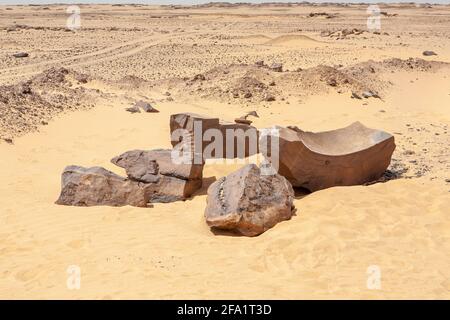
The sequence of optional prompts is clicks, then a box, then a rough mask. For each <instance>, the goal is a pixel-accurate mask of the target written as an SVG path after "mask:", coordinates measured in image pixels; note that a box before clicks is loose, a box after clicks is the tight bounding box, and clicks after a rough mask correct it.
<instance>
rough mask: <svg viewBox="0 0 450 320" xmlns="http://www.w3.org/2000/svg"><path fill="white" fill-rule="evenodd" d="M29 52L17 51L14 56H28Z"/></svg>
mask: <svg viewBox="0 0 450 320" xmlns="http://www.w3.org/2000/svg"><path fill="white" fill-rule="evenodd" d="M28 56H29V54H28V53H27V52H17V53H14V54H13V57H14V58H26V57H28Z"/></svg>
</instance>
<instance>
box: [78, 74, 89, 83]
mask: <svg viewBox="0 0 450 320" xmlns="http://www.w3.org/2000/svg"><path fill="white" fill-rule="evenodd" d="M74 78H75V80H77V81H78V83H88V81H89V76H88V75H87V74H84V73H76V74H75V76H74Z"/></svg>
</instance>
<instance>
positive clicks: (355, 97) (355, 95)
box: [352, 91, 362, 99]
mask: <svg viewBox="0 0 450 320" xmlns="http://www.w3.org/2000/svg"><path fill="white" fill-rule="evenodd" d="M352 99H362V98H361V96H360V95H359V94H357V93H356V92H354V91H352Z"/></svg>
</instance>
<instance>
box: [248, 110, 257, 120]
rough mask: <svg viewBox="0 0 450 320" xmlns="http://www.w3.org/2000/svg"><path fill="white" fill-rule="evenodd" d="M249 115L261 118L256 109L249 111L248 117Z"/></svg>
mask: <svg viewBox="0 0 450 320" xmlns="http://www.w3.org/2000/svg"><path fill="white" fill-rule="evenodd" d="M248 116H252V117H255V118H259V115H258V113H256V111H250V112H248V113H247V115H246V117H248Z"/></svg>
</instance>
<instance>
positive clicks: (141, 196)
mask: <svg viewBox="0 0 450 320" xmlns="http://www.w3.org/2000/svg"><path fill="white" fill-rule="evenodd" d="M61 180H62V181H61V194H60V196H59V198H58V200H57V201H56V204H61V205H72V206H85V207H88V206H98V205H107V206H115V207H120V206H125V205H131V206H136V207H146V206H147V204H148V202H149V201H148V200H149V194H150V190H149V189H148V186H147V185H146V184H143V183H140V182H137V181H133V180H130V179H126V178H123V177H121V176H119V175H117V174H115V173H113V172H111V171H108V170H106V169H104V168H101V167H92V168H83V167H79V166H69V167H66V168H65V169H64V172H63V173H62V177H61Z"/></svg>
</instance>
